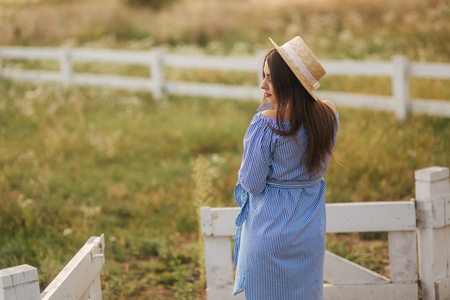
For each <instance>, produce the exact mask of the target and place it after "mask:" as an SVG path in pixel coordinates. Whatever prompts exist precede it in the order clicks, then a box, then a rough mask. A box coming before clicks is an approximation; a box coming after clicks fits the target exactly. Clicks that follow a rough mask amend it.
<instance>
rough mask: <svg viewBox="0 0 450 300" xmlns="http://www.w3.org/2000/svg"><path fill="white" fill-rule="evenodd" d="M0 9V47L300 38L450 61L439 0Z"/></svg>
mask: <svg viewBox="0 0 450 300" xmlns="http://www.w3.org/2000/svg"><path fill="white" fill-rule="evenodd" d="M0 8H1V13H0V37H1V41H0V44H3V45H5V44H6V45H8V44H11V45H12V44H14V45H23V44H24V45H45V46H49V45H61V44H69V45H74V46H100V47H125V48H136V47H137V48H149V47H151V46H154V45H161V44H169V45H180V44H183V43H188V44H196V45H200V46H202V47H205V48H208V47H210V48H215V49H216V51H217V52H221V51H222V52H227V51H228V52H229V51H231V50H232V49H233V48H234V47H238V48H240V49H241V50H242V51H244V52H254V51H256V50H258V49H267V47H268V46H269V44H268V42H267V37H268V36H272V38H274V39H275V40H276V41H279V42H280V43H281V42H282V41H285V40H288V39H290V38H292V37H293V36H295V35H297V34H300V35H302V36H303V37H304V39H305V40H306V41H307V42H308V44H310V46H311V47H312V48H313V49H314V50H315V51H316V52H317V53H318V54H319V55H320V56H321V57H331V58H361V59H366V58H374V59H389V58H390V57H391V56H392V55H394V54H404V55H407V56H408V57H409V58H410V59H412V60H420V61H448V60H449V53H448V45H447V40H448V36H449V34H450V5H449V4H448V3H447V2H445V1H441V0H435V1H423V0H412V1H407V2H404V1H400V0H393V1H368V0H352V1H350V0H347V1H344V2H342V1H339V0H321V1H294V0H282V1H269V0H262V1H255V0H247V1H222V0H179V1H178V2H176V3H175V4H173V5H171V6H169V7H168V8H166V9H165V10H162V11H157V12H156V11H152V10H151V9H136V8H131V7H128V6H126V5H124V2H123V1H120V0H96V1H87V0H82V1H68V2H67V1H39V2H38V3H35V4H27V5H20V4H15V5H12V4H9V5H8V4H5V3H3V4H0ZM42 20H46V22H42ZM211 43H213V44H211ZM210 44H211V45H210Z"/></svg>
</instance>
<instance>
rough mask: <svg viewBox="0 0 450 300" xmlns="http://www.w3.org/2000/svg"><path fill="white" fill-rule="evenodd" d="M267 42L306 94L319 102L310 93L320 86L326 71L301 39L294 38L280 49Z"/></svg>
mask: <svg viewBox="0 0 450 300" xmlns="http://www.w3.org/2000/svg"><path fill="white" fill-rule="evenodd" d="M269 40H270V41H271V42H272V44H273V45H274V46H275V48H276V49H277V51H278V52H279V53H280V55H281V57H282V58H283V60H284V61H285V62H286V63H287V65H288V66H289V68H290V69H291V70H292V72H294V74H295V76H296V77H297V78H298V80H299V81H300V82H301V84H302V85H303V86H304V87H305V89H306V90H307V91H308V93H310V94H311V96H312V97H313V98H314V99H316V100H319V98H317V96H316V95H314V94H313V92H312V91H313V89H317V88H318V87H319V86H320V84H319V80H320V79H321V78H322V77H323V76H324V75H325V73H326V71H325V69H324V68H323V67H322V65H321V64H320V62H319V60H318V59H317V57H316V56H315V55H314V53H313V52H312V51H311V49H309V47H308V46H307V45H306V43H305V42H304V41H303V40H302V38H301V37H299V36H296V37H295V38H293V39H292V40H290V41H289V42H287V43H286V44H284V45H283V46H281V47H279V46H278V45H277V44H275V42H274V41H273V40H272V39H271V38H269Z"/></svg>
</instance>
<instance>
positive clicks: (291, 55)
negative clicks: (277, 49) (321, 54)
mask: <svg viewBox="0 0 450 300" xmlns="http://www.w3.org/2000/svg"><path fill="white" fill-rule="evenodd" d="M281 48H283V49H284V51H286V53H287V55H288V56H289V58H290V59H291V60H292V61H293V62H294V64H295V65H296V66H297V67H298V68H299V69H300V72H301V73H302V74H303V76H305V78H306V79H307V80H308V81H309V83H311V85H312V86H313V88H314V89H318V88H319V86H320V84H319V82H318V81H317V80H316V78H314V76H313V75H312V74H311V72H310V71H309V70H308V68H307V67H306V66H305V64H304V63H303V62H302V60H301V59H300V58H299V57H298V55H296V54H295V52H294V50H293V49H292V47H291V45H289V42H287V43H286V44H284V45H283V46H282V47H281Z"/></svg>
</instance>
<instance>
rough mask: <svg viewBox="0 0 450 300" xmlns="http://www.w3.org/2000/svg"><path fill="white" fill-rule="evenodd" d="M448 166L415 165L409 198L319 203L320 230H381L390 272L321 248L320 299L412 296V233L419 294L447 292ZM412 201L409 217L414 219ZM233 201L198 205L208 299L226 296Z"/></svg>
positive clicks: (449, 288) (432, 296)
mask: <svg viewBox="0 0 450 300" xmlns="http://www.w3.org/2000/svg"><path fill="white" fill-rule="evenodd" d="M448 177H449V170H448V168H439V167H432V168H428V169H423V170H419V171H416V198H417V199H413V200H412V201H407V202H404V201H402V202H399V201H397V202H375V203H343V204H327V205H326V212H327V232H328V233H332V232H379V231H385V232H386V231H387V232H388V238H389V263H390V278H386V277H384V276H381V275H379V274H377V273H375V272H373V271H371V270H368V269H366V268H363V267H362V266H359V265H357V264H355V263H352V262H350V261H348V260H345V259H343V258H341V257H339V256H337V255H335V254H333V253H330V252H328V251H327V252H326V253H325V263H324V280H325V281H327V282H329V284H324V299H326V300H335V299H336V300H338V299H339V300H344V299H345V300H351V299H355V300H356V299H364V300H372V299H373V300H375V299H377V300H378V299H383V300H399V299H405V300H412V299H419V284H418V262H417V257H418V256H417V254H418V251H417V246H416V245H417V239H416V232H418V237H419V240H418V242H419V260H420V283H421V294H422V299H423V300H430V299H436V300H442V299H450V277H449V276H450V269H449V265H450V186H449V180H448ZM416 206H417V222H416ZM239 210H240V208H210V207H203V208H201V221H202V231H203V241H204V249H205V265H206V285H207V289H206V293H207V297H208V299H209V300H212V299H214V300H216V299H224V300H225V299H230V300H231V299H244V295H242V294H241V295H239V296H238V297H232V296H231V293H232V290H233V265H232V247H231V242H232V238H234V235H235V230H236V228H235V226H234V220H235V218H236V216H237V215H238V213H239Z"/></svg>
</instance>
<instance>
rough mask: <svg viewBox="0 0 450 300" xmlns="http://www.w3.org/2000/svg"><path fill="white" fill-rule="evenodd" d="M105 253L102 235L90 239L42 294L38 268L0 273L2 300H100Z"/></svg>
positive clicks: (7, 270) (5, 270)
mask: <svg viewBox="0 0 450 300" xmlns="http://www.w3.org/2000/svg"><path fill="white" fill-rule="evenodd" d="M104 251H105V240H104V236H103V234H102V235H101V236H99V237H91V238H90V239H89V240H88V241H87V242H86V244H85V245H84V246H83V247H82V248H81V249H80V251H78V253H77V254H76V255H75V256H74V257H73V258H72V260H70V262H69V263H68V264H67V265H66V266H65V267H64V269H63V270H62V271H61V273H59V274H58V276H56V278H55V279H54V280H53V281H52V282H51V283H50V284H49V285H48V286H47V288H46V289H45V290H44V291H43V292H42V293H40V292H39V283H38V270H37V269H36V268H35V267H32V266H30V265H20V266H16V267H12V268H7V269H3V270H0V300H39V299H41V300H61V299H74V300H78V299H79V300H88V299H90V300H101V299H102V289H101V281H100V270H101V269H102V267H103V266H104V265H105V257H104Z"/></svg>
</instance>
